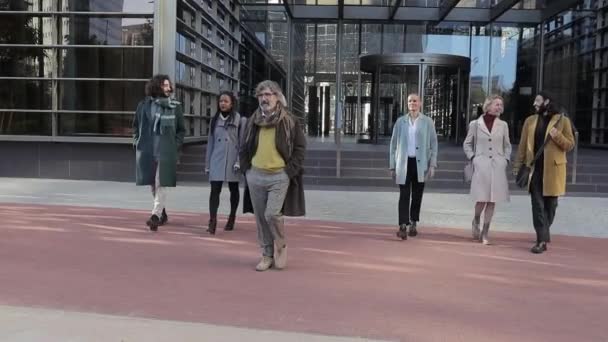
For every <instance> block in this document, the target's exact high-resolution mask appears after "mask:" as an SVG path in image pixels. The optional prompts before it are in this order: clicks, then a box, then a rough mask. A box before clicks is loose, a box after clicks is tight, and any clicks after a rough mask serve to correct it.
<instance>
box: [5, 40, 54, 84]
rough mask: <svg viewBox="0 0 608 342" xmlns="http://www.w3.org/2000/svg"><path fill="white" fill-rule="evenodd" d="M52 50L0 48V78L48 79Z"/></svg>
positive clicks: (51, 67)
mask: <svg viewBox="0 0 608 342" xmlns="http://www.w3.org/2000/svg"><path fill="white" fill-rule="evenodd" d="M53 54H54V50H50V49H41V48H36V47H0V70H2V74H1V76H9V77H48V75H50V74H51V72H52V70H53V65H52V56H53Z"/></svg>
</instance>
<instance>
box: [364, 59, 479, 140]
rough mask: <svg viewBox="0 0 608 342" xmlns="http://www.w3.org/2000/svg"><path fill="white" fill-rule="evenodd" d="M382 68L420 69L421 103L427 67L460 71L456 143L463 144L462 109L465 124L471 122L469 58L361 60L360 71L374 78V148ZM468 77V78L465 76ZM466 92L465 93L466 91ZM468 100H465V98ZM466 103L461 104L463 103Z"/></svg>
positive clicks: (378, 119) (419, 90) (377, 124)
mask: <svg viewBox="0 0 608 342" xmlns="http://www.w3.org/2000/svg"><path fill="white" fill-rule="evenodd" d="M383 66H391V67H395V66H405V67H407V66H418V94H419V95H420V97H421V99H424V95H425V94H424V84H423V82H424V81H425V78H424V76H425V73H426V71H427V67H428V66H443V67H452V68H456V70H457V82H458V89H457V92H458V94H457V103H456V107H457V110H456V113H454V114H453V115H456V127H455V130H456V134H455V141H456V142H459V140H460V131H461V127H460V126H461V124H460V122H461V120H460V115H461V114H460V109H463V111H464V113H465V121H466V122H468V120H469V118H470V113H469V106H470V70H471V60H470V58H468V57H464V56H456V55H443V54H425V53H392V54H384V55H382V54H377V55H364V56H361V57H360V69H361V71H364V72H368V73H371V74H372V82H373V84H372V94H371V95H372V110H373V113H372V115H373V122H374V125H373V133H372V135H371V137H370V138H371V142H372V143H374V144H377V143H378V138H379V128H380V127H379V125H380V116H379V112H380V97H379V93H380V82H381V79H380V77H381V74H382V67H383ZM465 75H468V76H465ZM465 77H466V80H467V83H466V84H465V83H464V82H463V81H464V78H465ZM465 88H466V89H465ZM463 96H466V100H465V99H464V98H463ZM463 101H464V102H465V103H462V102H463Z"/></svg>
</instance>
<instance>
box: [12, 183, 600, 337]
mask: <svg viewBox="0 0 608 342" xmlns="http://www.w3.org/2000/svg"><path fill="white" fill-rule="evenodd" d="M0 193H1V194H2V195H1V196H2V197H0V201H1V202H3V203H0V216H1V217H2V220H0V235H1V238H0V305H1V306H0V340H3V341H4V340H7V341H40V340H41V338H40V337H41V336H43V337H44V338H43V339H42V340H44V341H66V340H73V341H91V340H93V341H95V340H96V339H97V340H99V341H102V340H103V341H207V340H208V341H237V340H238V341H243V340H245V341H256V340H262V339H263V340H264V341H279V340H281V341H292V340H295V341H298V340H301V341H315V340H318V341H334V340H335V341H342V340H344V341H349V339H347V338H353V339H364V340H365V339H374V340H392V341H395V340H399V341H423V342H425V341H467V342H469V341H473V342H474V341H498V342H500V341H604V340H605V337H606V335H605V323H604V321H605V317H606V316H607V315H608V270H607V269H606V267H605V265H606V260H607V259H608V258H607V257H608V240H607V239H602V238H589V237H579V236H573V235H583V234H571V233H569V232H568V231H567V230H568V228H569V227H564V228H563V229H564V231H565V232H566V233H565V234H557V235H554V236H553V239H552V240H553V242H552V244H551V245H550V246H549V248H550V250H549V252H548V253H545V254H542V255H533V254H531V253H530V252H529V248H530V247H531V245H532V241H533V239H534V237H533V234H531V233H530V230H531V229H528V230H527V232H525V233H521V232H512V230H514V229H503V231H501V232H496V231H493V232H492V234H491V239H492V242H493V245H492V246H483V245H481V244H479V243H475V242H473V241H471V238H470V228H469V229H467V228H466V225H462V226H461V225H458V224H454V223H453V222H455V221H457V220H465V218H466V217H467V215H465V214H466V212H467V211H468V208H467V207H469V206H470V202H468V201H467V202H466V203H461V202H464V201H465V198H460V199H458V197H451V198H450V197H449V196H448V195H445V194H442V195H437V194H425V201H427V202H425V203H426V204H427V205H428V209H427V210H428V211H427V212H425V213H424V215H426V217H429V221H431V220H434V221H432V225H431V224H429V225H423V226H421V229H420V233H421V234H420V235H419V237H416V238H410V239H408V240H407V241H400V240H398V239H397V238H396V237H395V236H394V231H395V228H394V225H393V224H390V223H392V222H391V221H392V215H393V214H392V212H393V210H392V207H393V206H394V203H390V202H391V201H393V200H394V199H395V198H396V197H395V198H392V199H391V198H388V199H387V198H384V197H382V196H383V195H384V196H395V194H391V193H385V194H383V193H374V194H373V196H372V194H370V193H364V194H362V193H356V192H342V191H335V192H334V191H313V192H309V193H308V194H307V201H308V205H309V212H310V215H309V216H310V217H309V218H306V219H288V220H287V227H286V230H287V234H288V235H287V236H288V246H289V247H288V248H289V264H288V267H287V269H285V270H283V271H276V270H271V271H268V272H264V273H260V272H255V271H254V270H253V269H254V267H255V264H256V263H257V261H258V258H259V255H260V251H259V248H258V246H257V242H256V231H255V223H254V219H253V216H251V215H245V216H243V215H242V216H239V218H238V221H237V228H236V230H235V231H233V232H224V231H222V230H219V231H218V234H217V235H216V236H209V235H207V234H205V233H203V228H202V226H203V223H204V222H206V220H207V219H208V216H207V215H206V214H205V213H203V212H202V211H203V210H202V208H204V207H205V205H206V200H205V198H206V196H207V195H208V189H207V188H204V187H198V188H194V187H182V188H177V189H175V191H174V192H173V193H172V194H171V197H170V198H171V199H172V200H173V201H172V202H171V201H170V203H173V207H174V208H175V209H173V210H170V211H169V216H170V217H169V220H170V222H169V224H168V225H167V226H164V227H161V229H160V231H159V232H158V233H152V232H149V231H147V230H146V229H144V228H145V226H144V222H145V220H146V218H147V217H148V216H149V206H150V197H151V196H150V194H149V193H148V192H147V189H145V188H136V187H134V186H131V185H130V184H121V183H107V182H86V181H83V182H65V181H53V180H50V181H31V180H28V181H22V182H18V181H17V180H10V181H9V180H7V179H0ZM444 196H448V197H444ZM458 196H459V195H458ZM339 199H342V200H343V201H342V202H340V204H339V205H333V206H332V203H339V202H338V200H339ZM223 200H224V202H227V199H223ZM523 200H524V198H522V199H514V201H513V202H514V203H511V204H508V205H505V211H506V210H513V211H515V209H509V208H510V206H512V205H518V204H517V203H518V201H521V203H520V204H519V205H521V206H522V207H525V210H526V211H528V210H529V208H528V207H527V206H526V205H525V204H527V203H524V201H523ZM587 200H588V199H586V198H582V199H580V198H571V199H564V201H562V204H561V206H560V209H558V214H559V211H560V210H561V211H562V212H563V215H562V216H560V217H558V220H568V219H570V216H571V215H582V214H583V213H584V212H582V213H581V212H577V211H576V210H573V211H572V213H566V212H565V211H567V209H568V207H567V206H569V205H572V206H576V205H578V206H581V207H584V206H585V205H587V208H586V209H585V210H590V211H591V212H592V213H593V212H594V210H595V215H593V214H590V215H589V219H588V220H584V219H583V220H582V222H593V221H592V220H597V222H600V221H601V220H604V221H605V220H606V218H605V215H606V214H605V211H604V210H603V208H605V204H604V207H603V208H600V207H599V205H601V204H593V205H597V206H598V207H594V206H592V204H591V202H589V203H586V202H585V201H587ZM591 200H593V201H597V200H598V199H591ZM332 201H333V202H332ZM440 201H441V202H442V203H443V206H444V207H441V206H439V205H437V204H436V202H440ZM450 201H451V202H453V203H450ZM569 201H572V202H573V203H571V204H567V205H565V204H564V203H569ZM357 202H358V203H357ZM526 202H527V201H526ZM432 203H435V204H432ZM389 204H390V207H391V208H384V206H389ZM349 206H352V207H349ZM119 207H120V208H122V209H118V208H119ZM330 207H331V208H332V209H331V210H332V211H330V210H329V209H328V208H330ZM565 207H566V208H565ZM323 208H325V209H323ZM362 208H365V210H362ZM450 208H451V209H450ZM440 210H444V211H443V212H442V213H441V214H442V215H445V216H446V217H447V216H449V213H450V210H451V213H452V216H454V217H456V219H455V220H454V221H452V223H450V220H449V219H447V218H446V219H444V220H445V221H442V219H436V218H434V217H435V216H436V215H438V214H437V213H436V212H437V211H440ZM383 213H384V214H385V215H387V216H390V217H388V218H386V217H382V216H381V215H383ZM325 215H327V216H331V215H334V217H335V219H332V220H327V219H324V217H323V216H325ZM338 215H340V216H338ZM349 215H350V216H349ZM527 215H529V214H527ZM461 216H462V218H460V217H461ZM520 216H523V214H520ZM362 219H366V220H365V221H363V220H362ZM517 219H520V220H522V221H524V220H525V218H521V217H519V218H517ZM503 220H504V221H502V223H501V225H504V226H505V227H507V228H508V227H509V225H510V223H509V222H512V221H513V220H514V218H511V217H509V216H503ZM349 221H351V222H349ZM352 221H361V222H359V223H353V222H352ZM374 221H376V222H374ZM384 221H387V222H388V223H389V224H386V223H385V222H384ZM468 221H470V219H469V220H468ZM511 224H512V223H511ZM222 226H223V222H220V225H219V227H220V228H221V227H222ZM526 226H527V227H529V224H528V223H526ZM522 230H524V229H522ZM585 232H586V233H589V232H590V233H593V234H595V236H598V235H601V234H605V233H602V232H603V230H602V229H598V230H592V229H589V230H586V231H585ZM595 232H599V233H595ZM589 235H592V234H589ZM161 329H162V331H161ZM338 337H341V338H344V339H338Z"/></svg>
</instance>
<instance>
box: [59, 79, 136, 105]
mask: <svg viewBox="0 0 608 342" xmlns="http://www.w3.org/2000/svg"><path fill="white" fill-rule="evenodd" d="M58 83H59V86H58V88H59V108H60V109H67V110H108V111H112V110H113V111H135V109H136V108H137V103H138V102H139V101H141V100H142V99H143V98H144V89H145V84H146V82H126V81H59V82H58Z"/></svg>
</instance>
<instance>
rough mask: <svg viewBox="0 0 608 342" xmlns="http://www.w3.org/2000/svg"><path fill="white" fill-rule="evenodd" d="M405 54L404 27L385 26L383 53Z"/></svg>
mask: <svg viewBox="0 0 608 342" xmlns="http://www.w3.org/2000/svg"><path fill="white" fill-rule="evenodd" d="M393 52H403V25H384V32H383V34H382V53H393Z"/></svg>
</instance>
